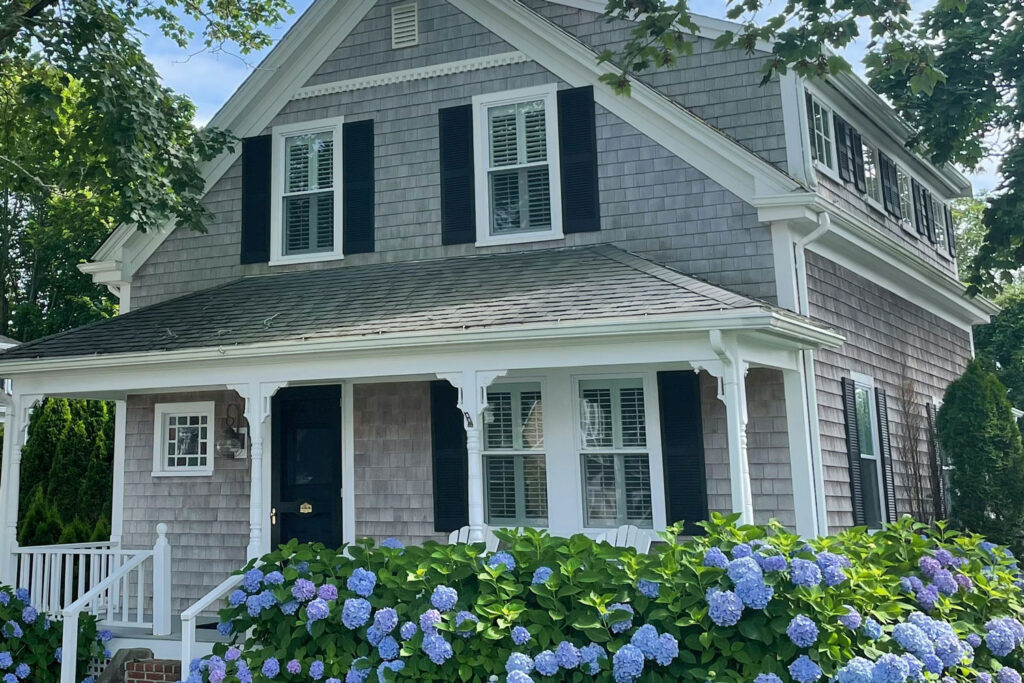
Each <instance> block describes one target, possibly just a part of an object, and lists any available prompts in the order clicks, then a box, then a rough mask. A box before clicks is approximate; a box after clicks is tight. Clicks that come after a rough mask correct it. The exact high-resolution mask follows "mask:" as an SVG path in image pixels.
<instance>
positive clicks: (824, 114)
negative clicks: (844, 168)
mask: <svg viewBox="0 0 1024 683" xmlns="http://www.w3.org/2000/svg"><path fill="white" fill-rule="evenodd" d="M832 116H833V114H832V108H831V107H830V106H828V105H827V104H825V103H824V102H823V101H822V100H821V98H819V97H818V96H817V95H813V94H811V93H807V122H808V126H809V127H810V129H809V131H808V132H809V133H810V139H811V157H812V159H813V161H814V163H815V164H816V165H817V166H818V168H820V169H822V170H823V171H825V172H826V175H829V176H832V177H837V173H836V135H835V128H834V126H833V118H832Z"/></svg>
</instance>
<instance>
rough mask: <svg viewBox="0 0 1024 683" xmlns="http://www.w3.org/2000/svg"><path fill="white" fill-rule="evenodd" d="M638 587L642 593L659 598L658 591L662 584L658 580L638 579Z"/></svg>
mask: <svg viewBox="0 0 1024 683" xmlns="http://www.w3.org/2000/svg"><path fill="white" fill-rule="evenodd" d="M636 588H637V590H639V591H640V595H642V596H644V597H645V598H650V599H651V600H655V599H657V597H658V593H659V591H660V590H661V586H660V585H659V584H658V582H657V581H648V580H647V579H640V580H639V581H637V582H636Z"/></svg>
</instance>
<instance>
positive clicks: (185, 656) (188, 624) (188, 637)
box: [181, 574, 245, 676]
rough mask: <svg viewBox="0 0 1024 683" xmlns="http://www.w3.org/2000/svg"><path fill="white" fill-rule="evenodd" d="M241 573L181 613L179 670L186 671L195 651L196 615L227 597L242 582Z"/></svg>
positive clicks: (225, 581) (229, 578)
mask: <svg viewBox="0 0 1024 683" xmlns="http://www.w3.org/2000/svg"><path fill="white" fill-rule="evenodd" d="M243 578H245V577H243V576H242V575H241V574H232V575H231V576H229V577H228V578H226V579H224V581H222V582H221V583H220V585H219V586H217V587H216V588H214V589H213V590H212V591H210V592H209V593H207V594H206V595H204V596H203V597H201V598H200V599H199V600H198V601H197V602H196V603H195V604H193V605H192V606H191V607H189V608H188V609H187V610H185V611H184V612H182V613H181V671H182V676H185V675H186V674H187V673H188V670H189V665H191V664H192V659H193V658H194V655H195V651H196V617H198V616H199V615H200V614H202V613H203V612H205V611H207V610H208V609H210V608H211V607H213V606H214V605H215V604H216V603H218V602H220V601H221V600H223V599H224V598H225V597H227V595H228V593H230V592H231V591H233V590H235V589H236V588H238V587H239V586H240V585H241V584H242V579H243Z"/></svg>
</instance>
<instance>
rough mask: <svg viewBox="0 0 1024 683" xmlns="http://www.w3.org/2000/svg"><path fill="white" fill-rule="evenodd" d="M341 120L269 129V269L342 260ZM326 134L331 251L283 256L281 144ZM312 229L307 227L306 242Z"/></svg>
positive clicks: (283, 160)
mask: <svg viewBox="0 0 1024 683" xmlns="http://www.w3.org/2000/svg"><path fill="white" fill-rule="evenodd" d="M344 122H345V118H344V117H343V116H332V117H330V118H326V119H316V120H313V121H304V122H300V123H288V124H282V125H279V126H274V128H273V133H272V135H273V146H272V152H271V162H270V163H271V173H270V265H271V266H280V265H285V264H288V263H313V262H318V261H335V260H339V259H342V258H344V256H343V254H342V243H343V235H344V226H343V225H342V219H343V215H344V214H343V209H344V201H342V196H343V195H342V185H343V183H344V182H345V179H344V178H343V175H344V174H343V173H342V163H343V160H342V147H343V145H344V142H343V139H342V124H343V123H344ZM328 132H329V133H330V134H331V136H332V143H331V144H332V147H331V151H332V156H333V164H334V166H333V169H332V190H333V192H334V207H333V208H334V226H333V227H334V248H333V249H331V250H330V251H320V252H310V253H302V254H285V253H284V240H285V235H284V188H285V167H286V166H287V163H288V160H287V155H286V152H285V142H286V141H287V139H288V138H290V137H295V136H298V135H306V134H310V133H328ZM313 230H314V226H310V231H311V232H310V239H311V240H312V239H315V235H313V232H312V231H313Z"/></svg>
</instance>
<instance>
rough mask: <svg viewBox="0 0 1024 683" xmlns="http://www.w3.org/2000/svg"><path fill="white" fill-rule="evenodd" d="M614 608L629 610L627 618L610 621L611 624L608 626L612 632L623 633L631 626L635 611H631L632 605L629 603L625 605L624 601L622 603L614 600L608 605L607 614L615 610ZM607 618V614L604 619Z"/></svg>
mask: <svg viewBox="0 0 1024 683" xmlns="http://www.w3.org/2000/svg"><path fill="white" fill-rule="evenodd" d="M616 610H619V611H625V612H629V618H628V619H624V620H621V621H615V622H613V623H612V625H611V626H609V628H610V629H611V631H612V633H615V634H616V635H617V634H619V633H625V632H626V631H628V630H629V629H631V628H633V615H634V614H636V612H634V611H633V608H632V607H630V606H629V605H627V604H626V603H623V602H615V603H612V604H611V605H608V612H609V614H610V613H611V612H615V611H616ZM607 618H608V615H605V619H606V620H607Z"/></svg>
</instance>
